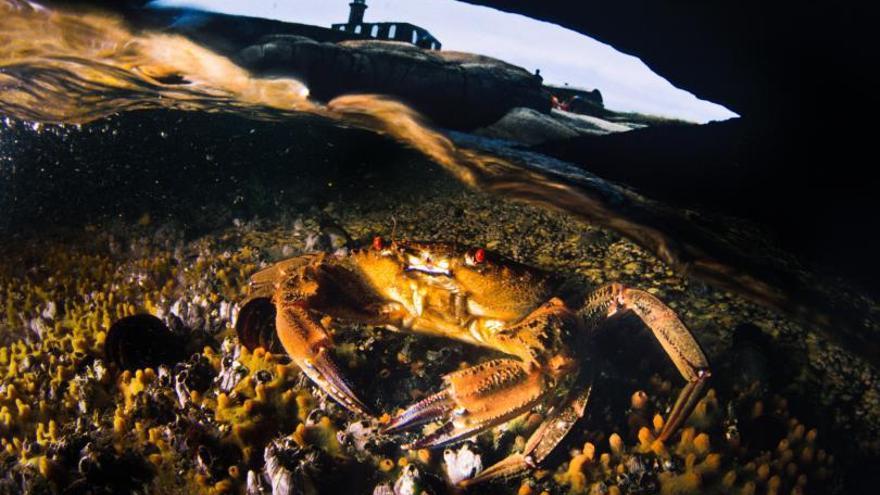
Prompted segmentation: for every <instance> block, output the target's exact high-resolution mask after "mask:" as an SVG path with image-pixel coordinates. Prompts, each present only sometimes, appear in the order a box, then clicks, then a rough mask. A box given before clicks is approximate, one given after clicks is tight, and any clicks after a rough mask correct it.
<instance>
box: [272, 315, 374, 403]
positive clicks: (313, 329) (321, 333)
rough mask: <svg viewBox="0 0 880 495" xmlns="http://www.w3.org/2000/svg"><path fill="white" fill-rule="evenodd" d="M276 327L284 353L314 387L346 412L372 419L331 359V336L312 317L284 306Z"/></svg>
mask: <svg viewBox="0 0 880 495" xmlns="http://www.w3.org/2000/svg"><path fill="white" fill-rule="evenodd" d="M275 326H276V328H277V331H278V339H279V340H280V341H281V345H282V346H283V347H284V350H285V351H287V354H289V355H290V358H291V359H292V360H293V362H294V363H296V365H297V366H299V367H300V369H301V370H302V371H303V373H305V374H306V376H308V377H309V379H311V380H312V382H314V383H315V385H317V386H318V387H320V388H321V390H323V391H324V392H326V393H327V394H328V395H330V397H333V399H334V400H335V401H336V402H338V403H340V404H341V405H342V406H343V407H345V408H346V409H348V410H350V411H352V412H354V413H357V414H362V415H365V416H372V413H371V412H370V409H369V407H367V406H366V404H364V402H363V401H362V400H361V399H360V398H358V396H357V395H356V394H355V393H354V391H352V387H351V385H350V384H349V381H348V380H347V379H346V378H345V377H344V376H343V374H342V373H341V372H340V371H339V367H338V366H336V363H335V362H333V358H332V357H330V346H331V342H330V337H329V336H328V335H327V332H326V330H324V327H323V326H322V325H321V323H320V322H318V321H317V320H316V319H315V317H314V316H313V315H311V314H310V313H309V312H308V311H307V310H306V309H305V308H304V307H302V306H300V305H290V306H285V307H284V308H283V309H282V310H281V311H278V313H277V316H276V320H275Z"/></svg>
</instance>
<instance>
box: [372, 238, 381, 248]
mask: <svg viewBox="0 0 880 495" xmlns="http://www.w3.org/2000/svg"><path fill="white" fill-rule="evenodd" d="M373 249H375V250H376V251H379V250H381V249H382V238H381V237H379V236H376V237H373Z"/></svg>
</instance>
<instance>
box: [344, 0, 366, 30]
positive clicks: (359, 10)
mask: <svg viewBox="0 0 880 495" xmlns="http://www.w3.org/2000/svg"><path fill="white" fill-rule="evenodd" d="M348 6H349V7H351V12H349V13H348V23H349V24H352V25H354V24H360V23H362V22H364V11H365V10H367V0H351V3H350V4H348Z"/></svg>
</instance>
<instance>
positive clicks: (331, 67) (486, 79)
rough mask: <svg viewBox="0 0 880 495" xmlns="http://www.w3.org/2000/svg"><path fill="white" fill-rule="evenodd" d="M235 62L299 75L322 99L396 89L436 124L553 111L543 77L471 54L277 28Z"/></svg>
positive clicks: (481, 122)
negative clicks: (324, 38)
mask: <svg viewBox="0 0 880 495" xmlns="http://www.w3.org/2000/svg"><path fill="white" fill-rule="evenodd" d="M237 61H238V62H239V63H240V64H242V65H243V66H245V67H247V68H248V69H251V70H253V71H255V72H257V73H260V74H283V75H287V76H293V77H296V78H298V79H300V80H301V81H303V82H304V83H305V84H306V85H307V86H308V87H309V90H310V91H311V94H312V96H313V97H315V98H317V99H319V100H325V101H326V100H330V99H332V98H333V97H335V96H339V95H343V94H350V93H379V94H386V95H392V96H393V97H395V98H397V99H400V100H403V101H405V102H407V103H408V104H410V105H411V106H412V107H414V108H415V109H416V110H418V111H420V112H421V113H423V114H424V115H426V116H427V117H428V118H430V119H431V120H432V121H433V122H434V123H436V124H438V125H441V126H445V127H451V128H456V129H474V128H477V127H482V126H485V125H488V124H491V123H492V122H495V121H496V120H498V119H500V118H501V117H503V116H504V115H505V114H506V113H507V112H508V111H510V110H511V109H513V108H516V107H525V108H530V109H533V110H537V111H540V112H545V113H547V112H549V111H550V97H549V95H548V94H547V93H545V91H544V90H543V88H542V86H541V79H540V78H538V77H536V76H535V75H533V74H531V73H529V72H528V71H526V70H525V69H522V68H520V67H517V66H515V65H511V64H508V63H505V62H502V61H500V60H496V59H493V58H490V57H485V56H480V55H473V54H469V53H460V52H449V51H429V50H422V49H420V48H416V47H414V46H412V45H409V44H406V43H398V42H390V41H375V40H363V41H361V40H357V41H345V42H341V43H319V42H316V41H314V40H311V39H309V38H305V37H302V36H289V35H276V36H268V37H266V38H263V39H262V40H261V41H260V42H259V43H257V44H253V45H250V46H247V47H245V48H243V49H241V50H240V51H239V53H238V55H237Z"/></svg>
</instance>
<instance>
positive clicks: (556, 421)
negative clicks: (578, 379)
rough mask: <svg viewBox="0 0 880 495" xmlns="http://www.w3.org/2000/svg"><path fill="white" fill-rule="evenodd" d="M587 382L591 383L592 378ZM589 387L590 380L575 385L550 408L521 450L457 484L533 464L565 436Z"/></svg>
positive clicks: (506, 473)
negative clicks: (583, 384)
mask: <svg viewBox="0 0 880 495" xmlns="http://www.w3.org/2000/svg"><path fill="white" fill-rule="evenodd" d="M590 381H591V382H592V378H591V380H590ZM592 388H593V387H592V383H590V385H588V386H586V387H578V388H577V389H576V391H577V392H576V393H574V394H572V396H571V397H568V398H567V399H566V401H565V402H563V403H561V404H560V405H558V406H557V407H555V408H553V410H551V411H550V412H549V414H548V415H547V418H546V419H544V421H543V422H541V424H540V425H538V428H537V429H536V430H535V431H534V433H532V435H531V436H530V437H529V439H528V440H527V441H526V446H525V448H524V449H523V451H522V452H521V453H517V454H511V455H509V456H507V457H506V458H504V459H502V460H500V461H498V462H497V463H495V464H493V465H492V466H489V467H488V468H486V469H484V470H483V471H482V472H480V473H479V474H478V475H477V476H475V477H473V478H471V479H468V480H463V481H461V482H460V483H459V485H461V486H462V487H468V486H473V485H476V484H478V483H483V482H486V481H491V480H494V479H499V478H509V477H512V476H516V475H517V474H519V473H521V472H523V471H526V470H528V469H534V468H535V467H537V465H538V464H539V463H541V462H542V461H543V460H544V459H546V458H547V456H548V455H550V452H552V451H553V449H554V448H556V446H557V445H559V442H561V441H562V439H563V438H565V435H567V434H568V432H569V431H570V430H571V428H572V427H573V426H574V424H575V423H576V422H577V421H578V419H580V418H581V417H583V415H584V411H585V410H586V407H587V401H588V400H589V398H590V391H591V390H592Z"/></svg>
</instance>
